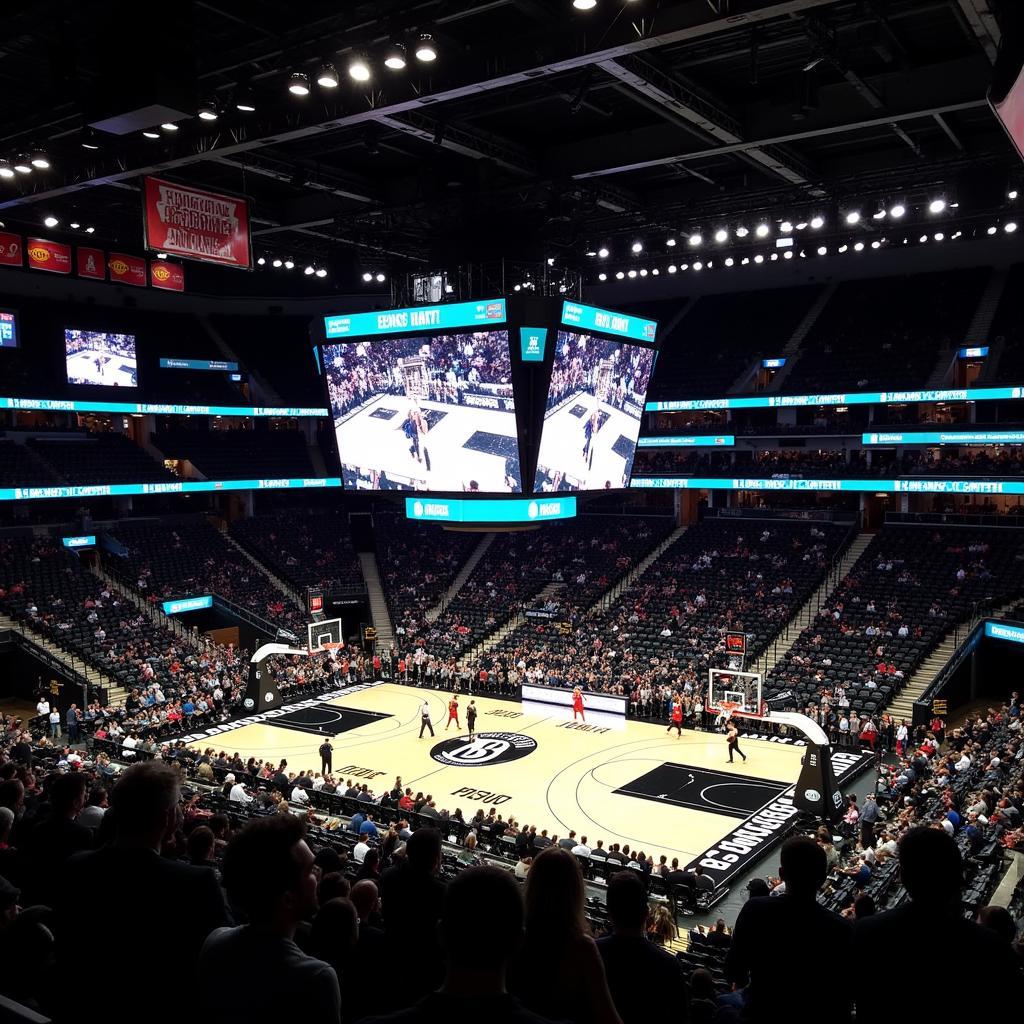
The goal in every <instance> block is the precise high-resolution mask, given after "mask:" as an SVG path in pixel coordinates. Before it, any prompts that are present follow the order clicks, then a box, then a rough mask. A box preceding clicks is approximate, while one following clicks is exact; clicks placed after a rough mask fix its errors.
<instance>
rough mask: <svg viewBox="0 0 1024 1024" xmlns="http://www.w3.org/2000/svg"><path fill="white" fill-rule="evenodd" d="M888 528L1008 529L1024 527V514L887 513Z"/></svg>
mask: <svg viewBox="0 0 1024 1024" xmlns="http://www.w3.org/2000/svg"><path fill="white" fill-rule="evenodd" d="M885 523H886V525H887V526H890V525H894V524H903V525H904V526H995V527H1004V528H1006V529H1020V528H1021V527H1024V514H1021V515H1009V514H1006V515H1002V514H1000V513H997V512H993V513H987V512H977V513H967V512H886V513H885Z"/></svg>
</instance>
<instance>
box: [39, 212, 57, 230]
mask: <svg viewBox="0 0 1024 1024" xmlns="http://www.w3.org/2000/svg"><path fill="white" fill-rule="evenodd" d="M43 223H44V224H45V225H46V226H47V227H48V228H55V227H56V226H57V225H58V224H59V223H60V221H59V220H58V219H57V218H56V217H54V215H53V214H52V213H51V214H49V215H47V216H46V217H44V218H43Z"/></svg>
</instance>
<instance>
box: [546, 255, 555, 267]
mask: <svg viewBox="0 0 1024 1024" xmlns="http://www.w3.org/2000/svg"><path fill="white" fill-rule="evenodd" d="M547 264H548V266H549V267H553V266H554V265H555V257H554V256H549V257H548V259H547Z"/></svg>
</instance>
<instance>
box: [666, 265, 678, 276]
mask: <svg viewBox="0 0 1024 1024" xmlns="http://www.w3.org/2000/svg"><path fill="white" fill-rule="evenodd" d="M678 269H679V268H678V267H677V266H676V265H675V264H674V263H670V264H669V265H668V272H669V273H670V274H674V273H675V272H676V271H677V270H678Z"/></svg>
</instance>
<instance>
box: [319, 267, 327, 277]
mask: <svg viewBox="0 0 1024 1024" xmlns="http://www.w3.org/2000/svg"><path fill="white" fill-rule="evenodd" d="M316 276H317V277H326V276H327V271H326V270H324V268H323V267H320V268H318V270H317V272H316Z"/></svg>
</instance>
